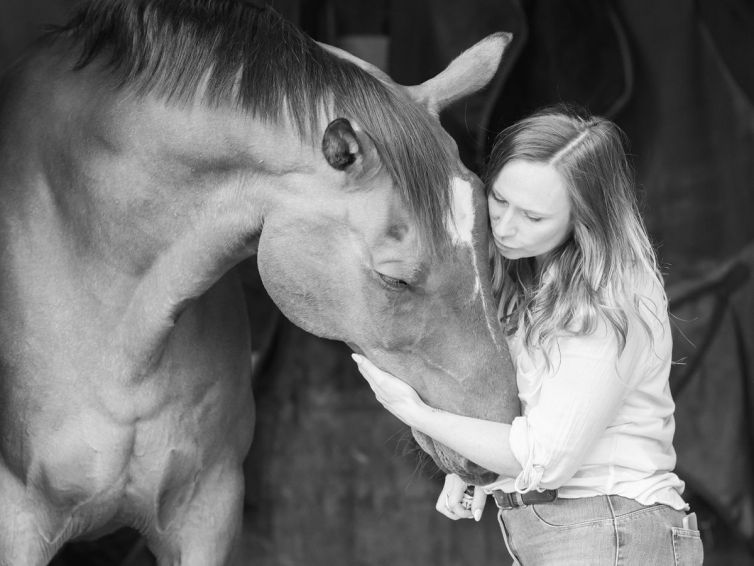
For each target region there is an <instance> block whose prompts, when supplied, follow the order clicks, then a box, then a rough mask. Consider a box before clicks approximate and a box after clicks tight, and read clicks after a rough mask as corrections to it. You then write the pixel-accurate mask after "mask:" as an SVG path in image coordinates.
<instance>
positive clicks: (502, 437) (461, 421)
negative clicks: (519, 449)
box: [407, 404, 521, 478]
mask: <svg viewBox="0 0 754 566" xmlns="http://www.w3.org/2000/svg"><path fill="white" fill-rule="evenodd" d="M411 413H412V415H411V417H410V419H408V420H407V424H408V425H409V426H411V427H412V428H415V429H417V430H419V431H420V432H423V433H424V434H426V435H427V436H430V437H432V438H433V439H435V440H436V441H437V442H439V443H441V444H444V445H445V446H447V447H448V448H451V449H452V450H455V451H456V452H458V453H459V454H461V455H462V456H465V457H466V458H468V459H469V460H471V461H472V462H474V463H475V464H478V465H480V466H482V467H483V468H486V469H488V470H490V471H492V472H495V473H498V474H500V475H503V476H508V477H513V478H514V477H516V476H518V474H519V473H520V472H521V464H519V462H518V460H516V458H515V456H514V455H513V452H511V448H510V442H509V436H510V431H511V425H509V424H504V423H497V422H493V421H485V420H481V419H475V418H471V417H464V416H461V415H456V414H453V413H447V412H445V411H441V410H439V409H434V408H432V407H430V406H428V405H425V404H420V405H418V406H417V408H416V409H415V410H414V411H411Z"/></svg>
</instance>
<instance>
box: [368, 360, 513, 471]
mask: <svg viewBox="0 0 754 566" xmlns="http://www.w3.org/2000/svg"><path fill="white" fill-rule="evenodd" d="M353 359H354V361H355V362H356V364H357V366H358V368H359V371H360V372H361V374H362V375H363V376H364V378H365V379H366V380H367V382H368V383H369V385H370V387H371V388H372V390H373V391H374V393H375V395H376V397H377V400H378V401H379V402H380V403H381V404H382V405H383V406H384V407H385V408H386V409H387V410H388V411H390V412H391V413H392V414H393V415H395V416H396V417H398V418H399V419H400V420H401V421H403V422H404V423H406V424H407V425H408V426H410V427H411V428H414V429H416V430H418V431H420V432H423V433H424V434H426V435H427V436H430V437H432V438H433V439H435V440H436V441H437V442H440V443H441V444H444V445H445V446H447V447H448V448H450V449H452V450H455V451H456V452H458V453H459V454H461V455H462V456H464V457H466V458H468V459H469V460H471V461H472V462H474V463H476V464H478V465H480V466H482V467H484V468H486V469H488V470H490V471H492V472H495V473H498V474H500V475H504V476H508V477H516V476H517V475H518V474H519V473H520V472H521V469H522V468H521V464H519V462H518V460H516V458H515V456H514V455H513V453H512V452H511V448H510V442H509V436H510V430H511V426H510V425H509V424H504V423H498V422H493V421H486V420H481V419H475V418H471V417H464V416H461V415H456V414H453V413H447V412H445V411H441V410H439V409H435V408H432V407H430V406H429V405H427V404H426V403H424V402H423V401H422V400H421V398H420V397H419V395H418V394H417V393H416V391H414V389H413V388H412V387H411V386H410V385H408V384H407V383H405V382H404V381H402V380H400V379H398V378H397V377H395V376H393V375H391V374H389V373H387V372H385V371H383V370H381V369H379V368H378V367H377V366H375V365H374V364H373V363H372V362H370V361H369V360H368V359H366V358H365V357H363V356H359V355H357V354H353Z"/></svg>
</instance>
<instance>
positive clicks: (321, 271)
mask: <svg viewBox="0 0 754 566" xmlns="http://www.w3.org/2000/svg"><path fill="white" fill-rule="evenodd" d="M508 40H509V38H508V36H507V35H505V34H497V35H493V36H490V37H489V38H487V39H485V40H483V41H481V42H480V43H478V44H477V45H476V46H474V47H472V48H471V49H469V50H468V51H466V52H465V53H464V54H462V55H461V56H459V57H458V58H457V59H456V60H455V61H454V62H452V63H451V64H450V66H449V67H448V68H447V69H446V70H445V71H443V72H442V73H440V74H439V75H437V76H436V77H434V78H432V79H430V80H429V81H427V82H425V83H423V84H422V85H419V86H416V87H408V88H405V87H399V86H398V85H395V84H394V83H391V82H389V79H388V78H387V77H385V76H384V75H383V74H381V73H379V72H378V71H376V70H374V69H371V68H369V67H368V66H367V65H366V64H364V63H363V62H361V61H358V60H355V59H354V58H353V57H351V56H349V55H347V54H344V53H342V52H339V51H338V50H334V49H332V48H328V50H330V51H331V52H335V53H336V55H337V56H339V57H345V58H348V59H351V60H352V61H353V62H354V63H355V64H357V65H358V66H360V67H362V68H366V69H367V70H368V71H369V72H370V73H371V74H372V75H376V76H377V77H378V78H379V80H380V81H381V82H382V83H385V84H386V85H387V86H388V90H389V91H390V92H391V93H392V94H391V96H393V97H395V99H396V100H398V105H399V107H400V108H407V109H410V111H411V112H413V113H414V114H415V115H416V114H420V115H421V118H422V123H423V124H424V126H425V130H424V131H426V132H428V133H427V134H425V136H426V139H423V140H418V142H419V143H416V144H415V146H414V147H413V148H409V151H408V152H407V153H408V154H409V155H408V156H407V158H406V163H404V165H406V164H407V165H408V167H409V168H417V169H421V168H422V167H424V169H421V171H425V172H424V173H421V174H423V175H425V176H427V175H430V176H431V175H436V176H435V178H434V179H435V180H434V182H435V183H436V184H437V185H439V186H436V187H432V189H433V191H432V194H421V195H418V196H417V195H413V194H412V193H411V192H410V190H409V191H406V190H405V187H403V190H401V187H399V186H398V185H400V184H401V183H405V182H407V181H406V179H408V181H409V182H410V181H411V177H410V176H408V177H406V176H402V174H401V167H400V165H396V164H395V163H393V162H391V158H392V157H391V156H394V154H391V153H390V148H387V147H385V145H386V144H385V143H384V141H385V140H384V136H382V137H381V138H380V136H377V135H376V134H375V133H374V132H372V131H370V129H369V128H370V126H369V125H368V124H365V123H363V121H364V118H363V116H362V117H359V116H350V115H345V116H344V115H337V108H336V109H335V115H331V116H329V117H328V119H327V121H326V123H327V127H326V129H325V130H324V133H323V134H322V138H321V142H322V145H321V149H320V148H318V151H320V152H321V155H320V161H319V164H318V166H317V167H318V169H317V171H316V172H307V174H305V178H306V179H307V181H306V185H307V186H306V194H303V193H302V199H303V200H297V201H296V202H295V204H294V202H293V201H291V202H290V203H288V205H287V206H285V205H283V206H279V207H278V209H276V210H268V211H266V213H265V221H264V229H263V231H262V236H261V239H260V243H259V252H258V254H259V255H258V262H259V268H260V273H261V275H262V278H263V281H264V283H265V286H266V288H267V290H268V291H269V293H270V295H271V296H272V298H273V299H274V300H275V302H276V303H277V304H278V306H279V307H280V309H281V310H282V311H283V313H284V314H285V315H286V316H287V317H288V318H290V319H291V320H292V321H293V322H295V323H296V324H298V325H299V326H301V327H303V328H304V329H307V330H308V331H310V332H312V333H314V334H317V335H320V336H324V337H328V338H333V339H338V340H343V341H345V342H347V343H348V344H349V345H350V346H351V347H352V348H353V349H354V350H356V351H358V352H362V353H364V354H365V355H366V356H368V357H369V358H370V359H372V360H373V361H374V362H375V363H376V364H377V365H378V366H380V367H382V368H384V369H386V370H387V371H390V372H392V373H394V374H396V375H397V376H399V377H401V378H402V379H404V380H405V381H407V382H408V383H410V384H411V385H412V386H413V387H414V388H415V389H416V390H417V391H418V392H419V394H420V395H421V396H422V398H423V399H425V400H426V401H427V402H428V403H429V404H430V405H432V406H435V407H439V408H442V409H445V410H448V411H452V412H456V413H460V414H465V415H470V416H475V417H479V418H484V419H490V420H496V421H507V422H510V420H511V419H512V418H513V416H514V415H515V414H517V412H518V399H517V396H516V390H515V385H514V384H515V379H514V373H513V370H512V366H511V363H510V357H509V355H508V352H507V349H506V346H505V341H504V338H503V336H502V333H501V329H500V325H499V323H498V320H497V317H496V305H495V303H494V300H493V298H492V293H491V285H490V273H489V256H488V254H489V251H488V219H487V208H486V198H485V196H484V191H483V188H482V185H481V182H480V181H479V179H478V178H477V177H476V176H475V175H474V174H472V173H471V172H470V171H468V170H467V169H466V168H465V167H464V166H463V165H462V164H461V161H460V158H459V157H458V152H457V149H456V147H455V143H454V142H453V140H452V139H451V138H450V136H448V135H447V134H446V133H445V132H444V131H443V130H442V128H441V126H440V123H439V120H438V119H437V114H438V112H439V110H440V109H441V108H442V107H443V106H445V105H447V104H449V103H451V102H453V101H455V100H457V99H459V98H461V97H463V96H465V95H467V94H470V93H471V92H473V91H476V90H478V89H479V88H481V87H483V86H484V85H485V84H486V83H487V82H488V81H489V80H490V79H491V77H492V76H493V74H494V72H495V70H496V69H497V66H498V64H499V61H500V58H501V56H502V53H503V51H504V48H505V46H506V44H507V43H508ZM410 119H413V118H410V117H406V116H397V117H395V120H396V124H397V126H398V127H400V126H402V120H410ZM367 121H368V120H367ZM427 125H429V126H427ZM371 127H372V128H377V127H379V124H372V126H371ZM427 127H428V128H429V129H426V128H427ZM378 138H380V139H378ZM398 159H400V158H398ZM433 160H434V161H437V163H436V164H433V163H432V161H433ZM427 161H429V162H430V163H427ZM427 167H429V169H427ZM433 168H434V169H433ZM312 173H314V174H312ZM413 173H416V171H413ZM437 175H439V177H438V176H437ZM407 195H408V196H407ZM291 198H292V199H293V198H294V197H291ZM433 211H434V212H433ZM433 214H434V215H435V218H432V215H433ZM433 223H434V224H433ZM415 436H416V438H417V440H418V441H419V443H420V445H421V446H422V448H423V449H424V450H425V451H426V452H428V453H429V454H430V455H431V456H432V457H433V458H434V460H435V462H436V463H437V464H438V465H439V466H440V467H441V468H443V469H444V470H445V471H449V472H455V473H458V474H459V475H462V476H463V477H465V478H467V479H468V480H470V481H473V482H475V483H478V484H481V483H487V482H489V481H491V480H492V479H494V478H495V476H494V474H492V473H491V472H488V471H485V470H483V469H482V468H480V467H479V466H476V465H475V464H473V463H472V462H469V461H468V460H466V459H464V458H462V457H461V456H459V455H458V454H456V453H454V452H452V451H451V450H449V449H448V448H446V447H444V446H442V445H439V444H437V443H435V442H434V441H432V440H431V439H429V438H427V437H425V436H423V435H421V434H419V433H415Z"/></svg>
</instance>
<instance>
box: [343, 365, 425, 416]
mask: <svg viewBox="0 0 754 566" xmlns="http://www.w3.org/2000/svg"><path fill="white" fill-rule="evenodd" d="M351 357H352V358H353V361H355V362H356V366H357V367H358V369H359V372H360V373H361V375H363V376H364V379H366V380H367V382H368V383H369V386H370V387H371V388H372V391H374V394H375V396H376V397H377V401H379V402H380V403H381V404H382V406H383V407H385V408H386V409H387V410H388V411H390V412H391V413H392V414H393V415H395V416H396V417H398V418H399V419H400V420H402V421H403V422H404V423H406V424H407V425H409V426H411V422H412V420H413V417H414V416H416V414H417V413H418V411H420V410H421V409H422V408H424V407H426V406H427V405H425V404H424V402H423V401H422V400H421V398H420V397H419V395H418V394H417V393H416V391H415V390H414V388H413V387H411V386H410V385H409V384H408V383H406V382H405V381H402V380H401V379H398V378H397V377H395V376H394V375H392V374H389V373H388V372H386V371H383V370H381V369H380V368H378V367H377V366H375V365H374V364H373V363H372V362H370V361H369V360H368V359H366V358H365V357H364V356H360V355H359V354H352V355H351Z"/></svg>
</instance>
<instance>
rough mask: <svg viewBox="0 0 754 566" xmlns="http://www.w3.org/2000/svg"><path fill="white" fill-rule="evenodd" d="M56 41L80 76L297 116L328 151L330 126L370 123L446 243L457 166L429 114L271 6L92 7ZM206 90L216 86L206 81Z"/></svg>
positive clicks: (167, 2) (414, 202) (109, 3)
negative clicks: (71, 52) (328, 119)
mask: <svg viewBox="0 0 754 566" xmlns="http://www.w3.org/2000/svg"><path fill="white" fill-rule="evenodd" d="M46 39H47V40H49V41H56V40H59V39H67V40H69V41H72V42H73V44H74V46H75V47H77V48H78V49H80V51H81V57H80V59H79V61H78V64H77V67H78V68H83V67H84V66H86V65H88V64H89V63H91V62H92V61H94V60H95V59H97V60H102V61H104V62H105V63H106V66H107V70H108V72H110V73H112V75H113V76H114V77H115V79H116V80H117V81H118V83H119V86H120V87H126V88H132V89H134V90H135V91H136V92H138V93H140V94H148V93H154V94H157V95H160V96H163V97H165V98H167V99H168V100H171V101H179V102H180V101H188V100H190V99H192V98H193V97H194V96H195V95H196V93H197V92H198V91H199V89H200V88H205V89H206V95H205V102H206V103H209V104H227V103H231V104H235V105H237V106H238V107H239V108H240V109H241V110H243V111H246V112H251V113H253V114H254V115H255V116H258V117H260V118H262V119H267V120H274V121H278V120H280V119H281V116H283V110H284V108H283V102H285V104H287V111H288V112H287V115H288V116H290V117H291V118H292V119H293V120H294V125H295V127H296V128H297V130H298V133H299V135H301V136H308V137H309V138H310V140H311V141H315V140H316V141H317V142H319V139H320V137H319V136H321V135H322V132H321V131H318V129H319V128H321V126H320V125H319V123H318V118H319V117H320V116H321V113H322V110H323V109H325V108H328V107H329V106H330V104H332V105H333V110H334V112H335V114H336V116H343V117H347V118H352V119H354V120H356V121H357V122H359V124H360V125H361V126H362V127H363V129H364V130H365V131H366V132H368V133H369V135H370V136H371V137H372V139H373V141H374V143H375V145H376V147H377V151H378V152H379V154H380V157H381V158H382V161H383V163H384V164H385V166H386V168H387V169H388V171H389V173H390V175H391V177H392V179H393V181H394V182H395V184H396V185H397V187H398V190H399V191H400V192H401V195H402V197H403V199H404V202H405V203H406V205H407V206H408V208H409V210H410V211H411V212H412V213H413V215H414V217H415V218H416V219H417V221H418V223H419V224H420V228H421V229H422V230H423V233H424V234H427V235H430V236H431V238H432V239H431V240H430V245H431V242H432V241H434V242H435V243H437V242H442V241H444V240H445V237H446V236H445V230H444V218H445V216H444V215H445V211H447V210H448V206H449V201H450V197H449V190H450V183H449V180H450V175H451V169H450V167H451V163H452V161H451V160H453V159H457V157H455V158H454V157H453V156H452V155H450V154H449V152H448V150H447V149H446V145H445V144H444V143H442V141H441V139H440V138H439V134H438V133H437V132H436V131H435V129H434V128H433V126H432V123H431V118H430V117H429V116H428V115H427V114H426V113H425V112H424V111H423V110H422V109H421V108H419V107H418V106H416V105H415V104H413V103H410V102H409V101H408V100H406V99H405V98H404V97H402V96H399V95H397V94H396V93H395V92H394V91H393V90H392V87H390V86H389V85H386V84H384V83H382V82H381V81H380V80H378V79H376V78H375V77H373V76H372V75H370V74H369V73H367V72H365V71H364V70H362V69H360V68H359V67H357V66H356V65H354V64H352V63H350V62H347V61H345V60H343V59H341V58H339V57H336V56H334V55H332V54H330V53H328V52H327V51H325V50H324V49H322V48H321V47H320V46H319V45H317V44H316V43H315V42H314V41H313V40H312V39H311V38H309V37H307V36H306V35H304V34H303V33H301V32H300V31H299V30H298V29H296V28H295V27H294V26H293V25H292V24H290V23H288V22H287V21H286V20H284V19H283V18H282V17H281V16H280V15H279V14H277V13H276V12H275V11H274V10H272V9H271V8H269V7H265V8H260V7H257V6H253V5H250V4H248V3H246V2H244V1H243V0H91V1H90V2H88V3H87V4H85V5H84V6H83V7H82V9H81V10H80V11H79V12H78V13H77V14H76V15H75V16H74V18H73V19H72V20H71V21H70V22H69V23H67V24H66V25H64V26H61V27H57V28H53V29H51V30H50V32H49V34H48V35H47V37H46ZM205 81H206V83H205Z"/></svg>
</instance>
